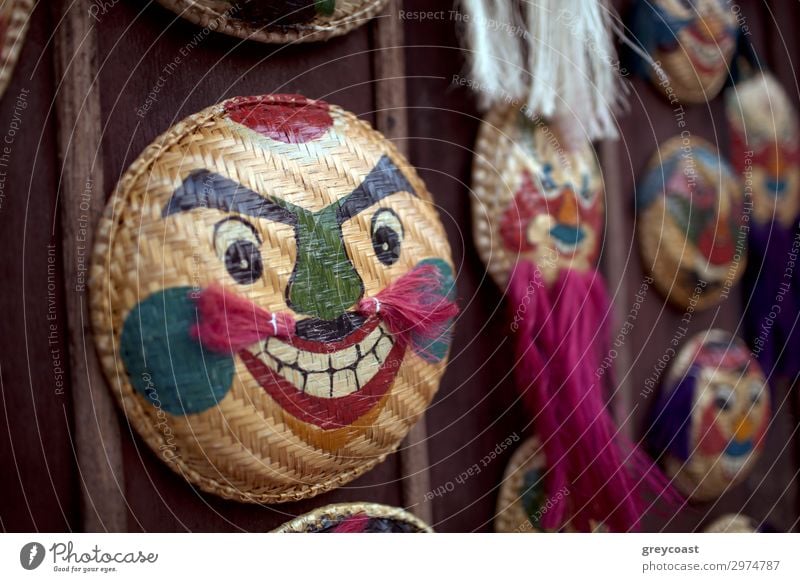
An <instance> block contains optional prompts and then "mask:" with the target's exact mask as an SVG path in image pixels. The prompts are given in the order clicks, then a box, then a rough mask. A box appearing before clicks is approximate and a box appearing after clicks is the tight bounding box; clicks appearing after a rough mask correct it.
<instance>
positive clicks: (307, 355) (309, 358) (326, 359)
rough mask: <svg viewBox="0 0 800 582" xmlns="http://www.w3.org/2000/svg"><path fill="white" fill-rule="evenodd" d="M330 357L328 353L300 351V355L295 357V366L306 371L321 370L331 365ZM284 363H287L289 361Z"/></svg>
mask: <svg viewBox="0 0 800 582" xmlns="http://www.w3.org/2000/svg"><path fill="white" fill-rule="evenodd" d="M330 358H331V357H330V356H329V355H328V354H316V353H314V352H303V351H301V352H300V356H299V357H298V358H297V366H298V367H299V368H300V369H301V370H305V371H306V372H322V371H323V370H327V369H328V368H330V367H331V366H330ZM285 363H287V364H288V363H290V362H285ZM292 363H294V362H292Z"/></svg>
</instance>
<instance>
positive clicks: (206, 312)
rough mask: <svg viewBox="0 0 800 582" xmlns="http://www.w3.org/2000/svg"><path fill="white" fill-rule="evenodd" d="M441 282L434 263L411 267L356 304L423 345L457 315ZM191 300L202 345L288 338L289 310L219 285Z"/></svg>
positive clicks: (226, 346) (228, 349)
mask: <svg viewBox="0 0 800 582" xmlns="http://www.w3.org/2000/svg"><path fill="white" fill-rule="evenodd" d="M443 289H444V282H443V281H442V276H441V273H440V271H439V270H438V269H437V268H436V267H434V266H433V265H423V266H420V267H416V268H414V269H412V270H410V271H409V272H408V273H406V274H405V275H403V276H402V277H400V278H398V279H397V280H395V281H394V282H392V283H391V284H390V285H388V286H387V287H386V288H384V289H383V290H382V291H381V292H380V293H378V294H377V295H375V296H374V297H365V298H363V299H361V300H360V301H359V303H358V305H357V311H358V312H359V313H361V314H362V315H366V316H376V317H380V318H381V319H382V320H383V321H384V322H385V323H386V325H387V326H388V327H389V330H390V331H391V332H392V334H393V335H394V337H395V340H396V341H398V342H401V344H402V345H407V344H410V343H411V341H412V338H413V340H414V341H415V344H417V346H419V347H420V349H423V350H424V345H425V344H426V342H428V341H434V340H436V339H437V338H439V337H440V336H441V335H442V334H443V333H445V332H446V328H447V325H448V324H449V322H450V321H451V320H452V319H453V318H454V317H455V316H456V315H458V305H456V303H455V302H454V301H451V300H450V299H448V298H447V297H445V296H443V295H442V294H441V293H442V290H443ZM196 306H197V311H198V324H197V325H196V326H194V327H193V328H192V329H191V330H190V333H191V335H192V337H194V338H195V339H198V340H199V341H200V342H201V343H202V344H203V346H204V347H206V348H207V349H209V350H211V351H214V352H220V353H236V352H238V351H240V350H243V349H245V348H247V347H249V346H252V345H253V344H255V343H256V342H258V341H261V340H264V339H267V338H269V337H282V338H291V337H292V336H293V335H294V333H295V324H296V322H295V319H294V316H293V315H292V314H291V313H289V312H288V311H281V312H275V313H272V312H269V311H267V310H266V309H262V308H261V307H259V306H258V305H256V304H255V303H253V302H252V301H250V300H249V299H247V298H245V297H242V296H241V295H238V294H236V293H234V292H232V291H228V290H226V289H224V288H223V287H222V286H221V285H212V286H210V287H207V288H206V289H204V290H203V291H201V292H200V294H199V296H198V298H197V300H196Z"/></svg>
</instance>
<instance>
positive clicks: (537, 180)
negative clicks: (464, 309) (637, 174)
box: [472, 107, 603, 288]
mask: <svg viewBox="0 0 800 582" xmlns="http://www.w3.org/2000/svg"><path fill="white" fill-rule="evenodd" d="M576 141H577V143H576ZM475 148H476V155H475V160H474V168H473V180H472V182H473V188H474V193H475V200H474V201H473V204H472V214H473V226H474V229H475V244H476V245H477V247H478V253H479V254H480V256H481V258H482V259H483V261H484V263H486V265H487V268H488V270H489V273H490V274H491V275H492V277H493V278H494V280H495V281H496V282H497V284H498V285H499V286H500V287H501V288H504V287H505V285H506V283H507V279H508V275H509V271H510V269H511V268H512V267H513V266H514V264H515V263H516V261H517V260H520V259H521V260H529V261H532V262H533V263H534V264H536V265H537V267H538V269H539V272H540V273H541V274H542V277H543V278H544V279H545V281H546V282H547V283H550V282H552V280H553V279H554V278H555V277H556V275H557V274H558V272H559V271H560V270H561V269H565V268H572V269H576V270H579V271H586V270H587V269H589V268H590V267H593V266H594V263H595V261H596V260H597V256H598V252H599V247H600V241H601V239H602V226H603V182H602V176H601V173H600V167H599V165H598V163H597V158H596V157H595V154H594V151H593V150H592V146H591V144H590V143H589V142H587V141H579V140H575V138H574V136H572V135H569V134H567V133H566V132H564V131H562V129H561V128H560V127H559V125H558V124H556V123H545V122H544V121H542V120H541V119H539V118H537V119H535V120H533V121H531V120H530V119H529V118H528V117H526V116H525V115H524V114H523V113H521V112H520V111H519V110H518V109H516V108H515V107H503V108H496V109H493V110H492V111H490V112H489V114H488V115H487V117H486V119H485V120H484V123H483V124H482V125H481V130H480V134H479V136H478V142H477V145H476V146H475Z"/></svg>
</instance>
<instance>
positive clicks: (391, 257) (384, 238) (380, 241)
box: [372, 208, 403, 266]
mask: <svg viewBox="0 0 800 582" xmlns="http://www.w3.org/2000/svg"><path fill="white" fill-rule="evenodd" d="M402 244H403V224H402V223H401V222H400V218H399V217H398V216H397V214H395V213H394V212H393V211H392V210H389V209H388V208H384V209H383V210H379V211H378V212H376V213H375V216H373V217H372V248H373V249H374V250H375V256H377V257H378V260H379V261H380V262H381V263H383V264H384V265H387V266H388V265H393V264H395V263H396V262H397V259H399V258H400V247H401V245H402Z"/></svg>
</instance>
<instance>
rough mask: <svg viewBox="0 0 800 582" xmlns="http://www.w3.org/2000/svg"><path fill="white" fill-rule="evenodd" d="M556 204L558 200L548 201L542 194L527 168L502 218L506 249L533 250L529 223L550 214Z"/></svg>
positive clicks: (519, 251)
mask: <svg viewBox="0 0 800 582" xmlns="http://www.w3.org/2000/svg"><path fill="white" fill-rule="evenodd" d="M554 204H557V202H555V203H554V201H548V200H546V199H545V198H544V196H542V194H541V193H540V192H539V190H538V188H536V186H535V185H534V182H533V178H532V177H531V174H530V173H529V172H528V171H527V170H526V171H525V172H523V175H522V184H521V185H520V187H519V189H518V190H517V193H516V194H515V195H514V199H513V201H512V202H511V203H510V204H509V206H508V208H507V209H506V211H505V212H504V213H503V215H502V217H501V218H500V238H501V239H502V241H503V246H504V247H505V248H506V250H508V251H510V252H512V253H521V252H527V251H530V250H533V246H532V245H531V244H530V243H529V242H528V237H527V231H528V225H530V223H531V221H532V220H533V219H534V218H535V217H537V216H539V215H541V214H550V213H551V211H552V210H553V208H554Z"/></svg>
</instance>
